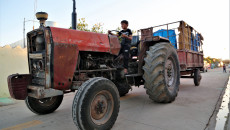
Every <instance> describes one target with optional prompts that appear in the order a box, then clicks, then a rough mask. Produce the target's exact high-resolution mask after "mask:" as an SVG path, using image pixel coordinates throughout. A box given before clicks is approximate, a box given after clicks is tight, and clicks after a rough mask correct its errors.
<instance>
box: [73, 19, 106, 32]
mask: <svg viewBox="0 0 230 130" xmlns="http://www.w3.org/2000/svg"><path fill="white" fill-rule="evenodd" d="M102 26H103V24H102V23H96V24H94V25H93V27H92V28H91V29H89V28H88V24H87V23H86V21H85V18H80V19H78V23H77V30H81V31H87V32H97V33H104V32H103V27H102ZM69 29H72V27H70V28H69Z"/></svg>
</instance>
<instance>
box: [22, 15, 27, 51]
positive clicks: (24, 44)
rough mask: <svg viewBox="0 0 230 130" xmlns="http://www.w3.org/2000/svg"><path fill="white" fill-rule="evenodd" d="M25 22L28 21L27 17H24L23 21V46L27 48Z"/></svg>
mask: <svg viewBox="0 0 230 130" xmlns="http://www.w3.org/2000/svg"><path fill="white" fill-rule="evenodd" d="M25 23H26V19H25V18H24V21H23V46H24V48H26V42H25Z"/></svg>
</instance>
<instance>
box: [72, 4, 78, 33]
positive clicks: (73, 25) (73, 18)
mask: <svg viewBox="0 0 230 130" xmlns="http://www.w3.org/2000/svg"><path fill="white" fill-rule="evenodd" d="M72 29H74V30H76V29H77V13H76V7H75V0H73V13H72Z"/></svg>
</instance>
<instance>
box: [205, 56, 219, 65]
mask: <svg viewBox="0 0 230 130" xmlns="http://www.w3.org/2000/svg"><path fill="white" fill-rule="evenodd" d="M204 61H207V63H210V64H212V63H220V62H221V59H217V58H211V57H209V56H208V57H206V58H204Z"/></svg>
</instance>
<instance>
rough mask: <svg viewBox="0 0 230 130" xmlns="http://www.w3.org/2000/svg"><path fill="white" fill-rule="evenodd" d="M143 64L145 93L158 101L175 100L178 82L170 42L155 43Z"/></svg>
mask: <svg viewBox="0 0 230 130" xmlns="http://www.w3.org/2000/svg"><path fill="white" fill-rule="evenodd" d="M144 61H145V65H144V66H143V70H144V75H143V79H144V80H145V84H144V86H145V88H146V93H147V94H148V95H149V98H150V99H152V100H153V101H155V102H158V103H169V102H172V101H174V100H175V98H176V96H177V93H178V90H179V84H180V68H179V61H178V56H177V52H176V50H175V49H174V48H173V46H172V45H171V44H170V43H157V44H155V45H154V46H151V47H150V48H149V51H147V56H146V58H145V59H144Z"/></svg>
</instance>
